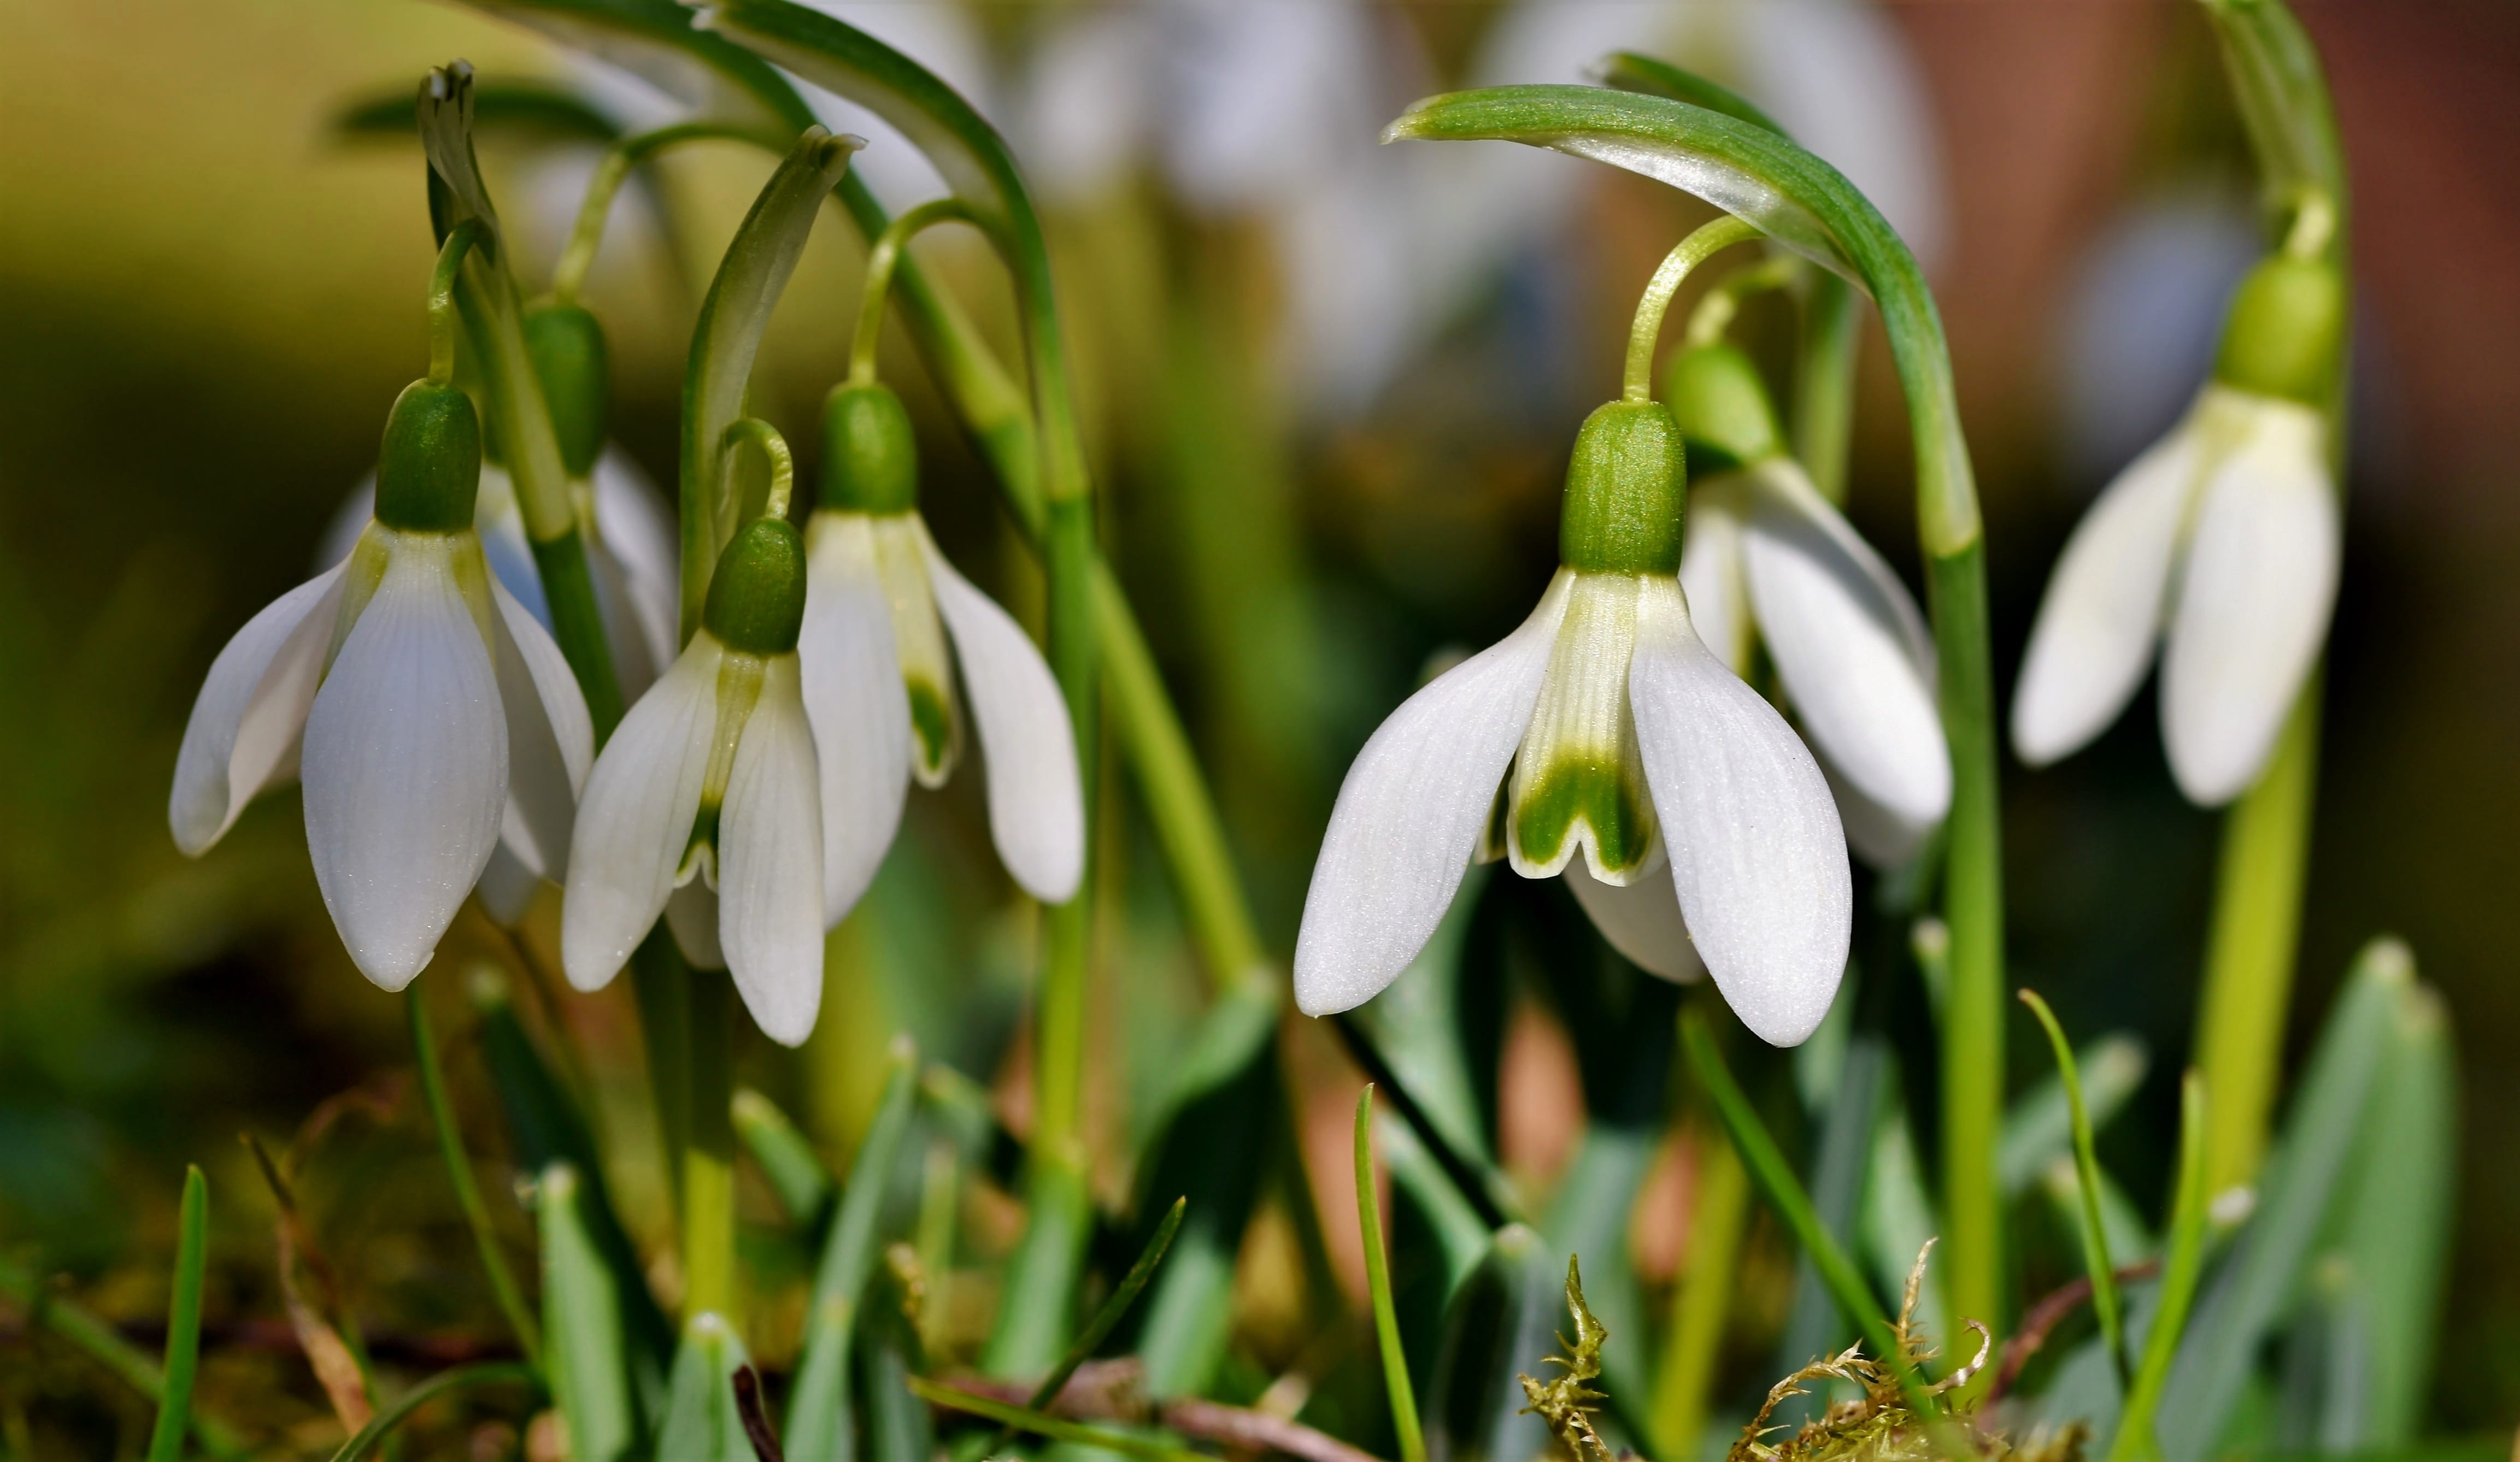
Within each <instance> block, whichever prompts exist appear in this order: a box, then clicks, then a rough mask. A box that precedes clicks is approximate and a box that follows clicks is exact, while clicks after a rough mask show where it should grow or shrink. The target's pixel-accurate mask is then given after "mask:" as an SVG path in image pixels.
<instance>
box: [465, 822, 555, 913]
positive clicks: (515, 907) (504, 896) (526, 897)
mask: <svg viewBox="0 0 2520 1462" xmlns="http://www.w3.org/2000/svg"><path fill="white" fill-rule="evenodd" d="M542 886H543V877H542V875H541V874H540V873H537V872H535V871H534V870H533V869H531V868H529V867H526V866H525V865H524V864H523V862H521V861H520V860H519V859H518V858H517V855H516V854H514V853H511V852H509V851H508V845H507V844H506V843H505V842H504V841H503V842H501V843H500V844H499V845H498V846H497V847H494V848H492V849H491V850H490V862H489V863H488V864H485V865H483V867H482V869H481V881H480V882H479V883H477V884H475V885H473V888H472V892H473V893H474V894H476V895H478V896H479V897H480V900H481V911H482V912H483V913H486V914H488V915H489V916H490V922H491V923H494V924H496V925H498V926H499V927H500V928H502V929H514V928H516V927H517V925H518V924H521V923H523V922H524V921H525V912H526V910H527V909H530V908H533V907H534V895H535V894H537V893H539V892H541V890H542Z"/></svg>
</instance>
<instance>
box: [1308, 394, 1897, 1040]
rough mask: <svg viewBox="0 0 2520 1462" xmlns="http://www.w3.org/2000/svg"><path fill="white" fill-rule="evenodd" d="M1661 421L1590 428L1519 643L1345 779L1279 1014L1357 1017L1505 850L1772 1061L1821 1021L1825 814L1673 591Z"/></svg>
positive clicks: (1780, 725)
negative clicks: (1551, 557) (1551, 566)
mask: <svg viewBox="0 0 2520 1462" xmlns="http://www.w3.org/2000/svg"><path fill="white" fill-rule="evenodd" d="M1682 493H1683V486H1682V462H1681V450H1680V428H1679V425H1678V423H1677V422H1676V421H1674V420H1673V418H1672V416H1671V414H1670V413H1669V412H1668V411H1667V410H1665V409H1664V408H1662V407H1660V406H1658V405H1654V404H1652V403H1646V402H1635V403H1627V402H1622V403H1616V404H1613V405H1611V406H1606V407H1603V408H1601V409H1600V410H1599V411H1598V412H1596V413H1594V415H1593V418H1592V420H1591V421H1587V422H1586V423H1585V426H1584V431H1583V433H1582V435H1581V436H1580V437H1579V438H1578V440H1577V443H1576V449H1575V460H1574V463H1573V465H1572V466H1571V467H1570V468H1569V470H1568V473H1567V493H1566V508H1565V514H1564V519H1563V523H1562V526H1561V529H1560V546H1561V558H1562V561H1563V562H1564V564H1565V566H1564V567H1561V568H1560V569H1559V570H1558V572H1557V575H1556V577H1555V578H1554V579H1553V580H1552V581H1551V583H1550V587H1549V591H1548V593H1547V594H1546V595H1544V596H1543V597H1542V598H1541V601H1540V606H1539V607H1538V608H1537V609H1535V610H1534V611H1533V612H1532V614H1531V617H1530V618H1529V619H1527V620H1525V621H1524V622H1523V624H1522V627H1521V628H1520V629H1518V630H1516V631H1514V632H1513V633H1512V634H1511V635H1509V636H1508V637H1507V638H1506V639H1505V640H1503V641H1501V642H1498V643H1497V644H1495V645H1492V646H1490V647H1489V648H1488V649H1486V650H1484V651H1482V652H1481V653H1479V654H1477V655H1473V656H1471V657H1470V658H1469V659H1468V660H1466V661H1464V662H1463V663H1462V664H1461V665H1459V666H1457V667H1456V668H1454V669H1453V670H1451V671H1449V672H1447V673H1445V674H1444V675H1443V676H1441V677H1439V678H1438V679H1437V680H1436V681H1435V682H1434V683H1433V684H1431V685H1429V686H1427V687H1425V688H1424V689H1422V690H1420V691H1418V693H1417V694H1416V695H1414V696H1412V697H1410V699H1409V700H1408V702H1407V703H1405V704H1404V705H1402V706H1401V708H1400V709H1399V710H1398V711H1396V712H1394V713H1393V714H1392V716H1391V718H1390V719H1389V720H1388V721H1385V722H1384V723H1383V724H1382V727H1381V729H1380V730H1379V731H1375V732H1374V734H1373V738H1372V739H1371V740H1369V741H1368V742H1367V743H1366V747H1365V750H1364V751H1363V752H1361V753H1359V755H1358V756H1357V759H1356V762H1355V764H1354V765H1353V766H1351V767H1350V768H1349V769H1348V775H1347V778H1346V781H1345V782H1344V783H1343V784H1342V785H1341V786H1340V788H1339V796H1338V802H1337V805H1336V806H1335V808H1334V809H1333V810H1332V812H1331V814H1330V825H1329V829H1328V833H1327V834H1326V835H1325V836H1324V838H1323V841H1322V852H1321V858H1320V861H1319V862H1318V863H1317V864H1315V866H1314V869H1313V883H1312V888H1311V891H1310V893H1309V894H1308V896H1307V897H1306V899H1305V903H1304V918H1303V925H1302V929H1301V932H1300V933H1299V935H1298V936H1297V940H1296V946H1295V998H1296V1003H1297V1004H1298V1005H1300V1006H1301V1007H1302V1008H1303V1009H1304V1010H1305V1011H1306V1012H1308V1013H1311V1014H1315V1015H1320V1014H1326V1013H1328V1012H1331V1011H1336V1010H1344V1009H1347V1008H1349V1007H1351V1006H1354V1005H1357V1004H1361V1003H1363V1002H1364V1001H1365V1000H1368V999H1371V998H1372V997H1373V996H1374V995H1376V994H1378V993H1379V992H1380V991H1381V990H1382V989H1383V988H1384V987H1385V986H1387V985H1389V984H1390V983H1391V981H1392V980H1393V979H1394V978H1396V977H1397V976H1398V975H1399V973H1400V972H1401V970H1402V969H1404V968H1405V967H1407V965H1408V964H1409V962H1410V960H1411V959H1413V958H1414V957H1416V955H1417V953H1418V950H1419V949H1420V948H1421V947H1422V946H1423V945H1424V944H1425V942H1426V940H1427V938H1428V937H1429V936H1430V935H1431V934H1432V933H1433V931H1434V929H1435V926H1436V924H1437V922H1438V921H1439V920H1440V919H1441V918H1442V917H1443V913H1444V910H1445V908H1447V906H1449V905H1450V904H1451V903H1452V900H1453V896H1454V893H1455V892H1456V891H1457V890H1458V889H1459V887H1460V886H1461V881H1462V875H1463V870H1464V869H1465V868H1466V867H1467V866H1468V864H1469V863H1470V862H1471V860H1472V859H1473V858H1474V857H1476V856H1478V855H1480V854H1481V853H1483V852H1485V853H1488V854H1490V855H1493V854H1494V853H1495V852H1497V851H1500V850H1501V851H1503V853H1504V854H1505V856H1506V857H1508V859H1509V860H1510V862H1511V864H1512V865H1513V868H1514V871H1516V872H1518V873H1521V874H1522V875H1524V876H1525V877H1547V876H1550V875H1551V874H1554V873H1559V872H1564V873H1566V874H1567V875H1568V877H1569V879H1570V881H1571V882H1572V884H1573V888H1574V892H1575V895H1576V897H1577V899H1578V901H1579V902H1581V903H1582V904H1583V905H1584V907H1585V908H1586V910H1587V911H1588V912H1589V913H1591V914H1592V916H1593V918H1594V921H1595V922H1596V924H1597V925H1598V926H1599V927H1600V929H1601V931H1602V934H1603V935H1604V936H1605V937H1606V938H1608V939H1609V940H1610V941H1611V943H1612V944H1613V946H1614V947H1616V948H1617V949H1619V950H1620V952H1621V953H1625V954H1627V955H1628V956H1629V957H1630V958H1631V959H1634V960H1635V961H1636V962H1637V963H1639V964H1640V965H1642V966H1643V967H1644V968H1646V969H1648V970H1651V971H1653V972H1654V973H1656V974H1660V975H1663V976H1665V977H1666V978H1675V979H1679V978H1688V977H1689V976H1690V975H1692V974H1693V973H1694V971H1695V970H1696V968H1697V967H1698V961H1700V960H1702V961H1703V965H1704V968H1705V969H1706V970H1708V971H1709V972H1711V973H1712V974H1713V975H1714V977H1715V983H1716V986H1717V988H1718V989H1720V990H1721V991H1723V993H1724V997H1725V998H1726V999H1727V1000H1728V1001H1729V1002H1730V1003H1731V1004H1732V1006H1733V1010H1734V1011H1735V1012H1737V1013H1738V1014H1739V1015H1740V1017H1741V1020H1742V1022H1743V1024H1745V1025H1747V1026H1748V1027H1749V1028H1750V1029H1751V1030H1752V1031H1754V1032H1756V1033H1758V1034H1759V1035H1760V1036H1761V1037H1762V1038H1764V1039H1765V1040H1768V1041H1773V1042H1776V1043H1778V1044H1780V1045H1791V1044H1794V1043H1796V1042H1799V1041H1802V1040H1803V1039H1805V1038H1806V1037H1808V1036H1809V1035H1810V1034H1811V1033H1812V1031H1813V1030H1814V1029H1816V1028H1817V1027H1818V1026H1819V1024H1820V1021H1821V1018H1822V1017H1823V1015H1825V1014H1826V1013H1827V1011H1828V1006H1829V1002H1830V1000H1831V999H1832V998H1833V997H1834V996H1835V993H1836V990H1837V985H1838V981H1839V978H1840V976H1841V975H1842V974H1843V973H1844V970H1845V964H1846V948H1847V937H1848V926H1849V922H1850V919H1851V917H1852V913H1853V892H1852V883H1851V879H1850V876H1849V873H1848V870H1847V862H1846V845H1845V840H1844V833H1843V831H1842V830H1841V828H1840V824H1839V820H1838V815H1837V809H1836V807H1835V805H1834V804H1833V803H1832V801H1831V799H1830V795H1829V789H1828V785H1827V782H1826V781H1825V779H1824V778H1823V775H1822V773H1821V770H1820V766H1819V764H1818V763H1817V762H1815V761H1814V760H1813V758H1812V755H1811V753H1810V751H1809V750H1807V749H1806V748H1805V747H1804V745H1803V743H1802V741H1801V740H1800V739H1799V738H1798V737H1796V736H1795V734H1794V732H1793V731H1792V729H1791V728H1790V727H1788V726H1787V725H1786V724H1785V721H1784V718H1783V717H1782V716H1780V715H1778V713H1777V711H1776V709H1775V708H1774V707H1772V706H1770V705H1769V704H1768V703H1767V701H1765V700H1764V699H1762V698H1761V697H1760V696H1759V694H1758V693H1757V692H1756V691H1754V690H1752V689H1751V688H1750V687H1748V686H1746V685H1744V684H1742V682H1741V680H1740V678H1739V677H1738V676H1736V675H1734V674H1733V672H1732V671H1731V670H1730V669H1728V668H1727V667H1726V666H1725V664H1724V662H1723V661H1722V660H1720V659H1719V658H1717V657H1716V655H1715V654H1714V653H1713V652H1712V651H1710V650H1709V649H1708V648H1707V647H1706V645H1705V644H1704V643H1703V642H1701V641H1700V640H1699V639H1698V635H1697V631H1696V629H1695V628H1694V626H1693V625H1692V623H1691V621H1690V617H1689V606H1688V598H1687V596H1686V595H1685V594H1684V592H1683V591H1682V588H1681V584H1680V580H1679V578H1678V575H1677V572H1676V570H1677V568H1678V566H1679V560H1680V543H1679V526H1680V508H1681V501H1682Z"/></svg>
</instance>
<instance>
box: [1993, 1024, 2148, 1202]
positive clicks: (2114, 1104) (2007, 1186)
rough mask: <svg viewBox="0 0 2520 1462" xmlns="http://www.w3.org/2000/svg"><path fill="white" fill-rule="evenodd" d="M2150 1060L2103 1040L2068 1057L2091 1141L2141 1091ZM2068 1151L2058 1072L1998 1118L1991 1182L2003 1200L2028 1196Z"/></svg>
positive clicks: (2128, 1045) (2123, 1038) (2068, 1106)
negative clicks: (1998, 1139) (2000, 1187)
mask: <svg viewBox="0 0 2520 1462" xmlns="http://www.w3.org/2000/svg"><path fill="white" fill-rule="evenodd" d="M2151 1064H2152V1060H2151V1057H2150V1056H2149V1055H2148V1054H2147V1053H2146V1052H2145V1050H2144V1047H2143V1042H2142V1041H2138V1040H2137V1039H2136V1038H2135V1037H2133V1036H2128V1035H2111V1036H2103V1037H2101V1038H2100V1039H2099V1040H2097V1041H2093V1042H2092V1043H2091V1044H2089V1045H2087V1046H2084V1047H2083V1048H2082V1049H2081V1050H2079V1051H2076V1052H2075V1053H2074V1071H2075V1074H2076V1075H2077V1076H2078V1077H2079V1078H2080V1079H2081V1081H2082V1085H2083V1110H2084V1112H2085V1113H2086V1114H2087V1115H2088V1116H2089V1118H2090V1120H2091V1125H2092V1131H2093V1134H2094V1135H2096V1134H2097V1133H2099V1132H2102V1131H2105V1130H2107V1129H2108V1125H2109V1123H2110V1122H2111V1121H2113V1120H2115V1118H2116V1117H2117V1115H2118V1113H2120V1112H2122V1111H2124V1110H2126V1104H2127V1101H2128V1099H2129V1098H2131V1097H2133V1096H2134V1095H2135V1093H2136V1091H2137V1089H2138V1088H2139V1087H2140V1086H2142V1085H2143V1079H2144V1074H2145V1073H2146V1071H2148V1070H2149V1069H2150V1067H2151ZM2073 1151H2074V1113H2073V1103H2072V1102H2071V1101H2069V1100H2068V1099H2067V1097H2066V1095H2065V1081H2064V1077H2063V1075H2062V1068H2059V1072H2058V1074H2056V1075H2051V1076H2049V1077H2048V1078H2046V1079H2044V1080H2042V1081H2041V1082H2040V1083H2039V1085H2035V1086H2033V1087H2031V1088H2030V1089H2029V1090H2027V1091H2024V1092H2023V1093H2021V1095H2020V1096H2018V1097H2016V1098H2014V1099H2013V1102H2012V1106H2011V1109H2010V1110H2008V1111H2006V1112H2005V1113H2004V1114H2003V1143H2002V1144H2001V1145H2000V1146H1998V1147H1997V1149H1996V1159H1995V1166H1996V1176H1997V1178H1998V1180H1999V1181H2001V1182H2002V1183H2003V1196H2004V1197H2005V1198H2006V1199H2014V1198H2018V1197H2020V1196H2021V1195H2022V1194H2024V1193H2027V1192H2029V1191H2030V1187H2031V1185H2032V1184H2033V1183H2036V1182H2038V1181H2039V1180H2040V1178H2041V1177H2042V1176H2043V1175H2045V1174H2047V1172H2048V1165H2049V1164H2051V1163H2053V1162H2055V1161H2056V1160H2057V1159H2058V1158H2060V1157H2069V1156H2071V1155H2072V1154H2073Z"/></svg>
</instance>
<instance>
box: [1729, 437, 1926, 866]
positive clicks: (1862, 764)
mask: <svg viewBox="0 0 2520 1462" xmlns="http://www.w3.org/2000/svg"><path fill="white" fill-rule="evenodd" d="M1755 480H1756V483H1757V495H1756V497H1755V499H1754V503H1755V506H1754V508H1753V509H1752V511H1751V515H1750V529H1749V533H1748V535H1747V538H1746V542H1745V543H1744V545H1743V549H1744V554H1743V559H1744V562H1745V564H1746V565H1747V568H1748V578H1749V582H1750V599H1751V602H1752V603H1753V604H1754V605H1756V606H1757V609H1758V615H1759V634H1760V637H1761V638H1762V639H1763V640H1765V641H1766V642H1767V645H1768V653H1769V655H1770V657H1771V658H1773V659H1774V660H1775V661H1776V664H1777V678H1778V680H1779V681H1781V682H1782V683H1783V684H1784V688H1785V693H1786V694H1787V695H1788V696H1789V697H1791V699H1792V701H1793V705H1794V708H1795V710H1796V711H1797V712H1798V713H1799V714H1800V716H1801V719H1802V724H1803V729H1804V730H1805V731H1807V732H1808V733H1809V734H1810V736H1811V739H1812V742H1813V744H1814V745H1815V746H1816V747H1818V749H1819V750H1820V752H1821V753H1822V754H1823V756H1825V757H1826V758H1827V759H1828V762H1829V765H1830V767H1831V768H1832V769H1833V770H1834V771H1835V772H1836V773H1837V775H1839V776H1841V777H1843V778H1844V779H1845V780H1846V782H1847V783H1848V784H1849V785H1851V786H1852V787H1853V788H1854V789H1855V790H1856V791H1858V792H1860V793H1861V794H1863V796H1864V798H1865V800H1866V801H1867V802H1868V803H1869V804H1871V807H1872V808H1873V809H1877V810H1878V811H1879V812H1880V813H1881V814H1882V815H1883V816H1885V817H1886V818H1888V819H1889V820H1891V821H1892V822H1893V823H1895V825H1896V826H1897V827H1899V828H1900V829H1901V830H1902V831H1903V832H1904V833H1905V834H1906V835H1905V836H1904V837H1902V838H1900V839H1897V840H1895V841H1898V842H1904V843H1908V844H1909V845H1911V846H1913V842H1914V841H1915V840H1917V839H1921V838H1922V836H1923V835H1924V833H1925V832H1926V831H1927V830H1928V829H1930V828H1932V827H1933V825H1934V824H1935V823H1937V822H1940V821H1941V820H1943V815H1944V814H1945V813H1947V812H1949V811H1950V810H1951V805H1952V762H1951V752H1950V749H1949V748H1948V746H1947V745H1946V743H1945V742H1944V740H1943V723H1942V717H1941V715H1940V713H1939V711H1938V709H1937V708H1936V706H1935V703H1934V661H1933V642H1932V639H1931V637H1930V636H1929V635H1928V634H1927V632H1926V629H1925V622H1924V616H1923V615H1921V614H1919V613H1918V612H1917V611H1916V605H1915V601H1914V600H1913V599H1912V598H1909V596H1908V591H1907V588H1906V587H1905V586H1904V585H1902V584H1900V582H1899V580H1898V578H1897V576H1896V575H1894V574H1892V573H1891V571H1890V566H1889V565H1888V564H1887V563H1884V562H1882V561H1881V555H1880V554H1876V553H1874V552H1873V551H1872V548H1871V546H1870V545H1868V544H1867V543H1866V542H1865V541H1864V540H1863V539H1862V538H1861V537H1859V536H1857V534H1856V532H1855V530H1854V528H1853V527H1851V526H1850V525H1849V524H1848V523H1847V521H1846V519H1845V518H1844V517H1843V516H1841V515H1840V514H1839V513H1838V511H1837V509H1834V508H1832V507H1830V506H1829V504H1828V503H1827V501H1826V500H1824V499H1823V498H1822V497H1821V495H1820V494H1819V493H1818V492H1817V491H1815V490H1814V489H1813V487H1812V485H1811V483H1810V482H1809V480H1807V479H1806V478H1805V477H1804V476H1803V473H1802V469H1801V468H1800V467H1798V466H1796V465H1794V464H1793V463H1792V461H1791V460H1789V459H1786V458H1781V457H1778V458H1772V459H1770V460H1769V461H1768V462H1767V463H1764V464H1762V465H1760V466H1759V467H1758V468H1756V469H1755ZM1689 607H1690V608H1691V609H1692V610H1693V609H1694V608H1695V607H1696V601H1695V600H1694V599H1691V600H1690V605H1689Z"/></svg>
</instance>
